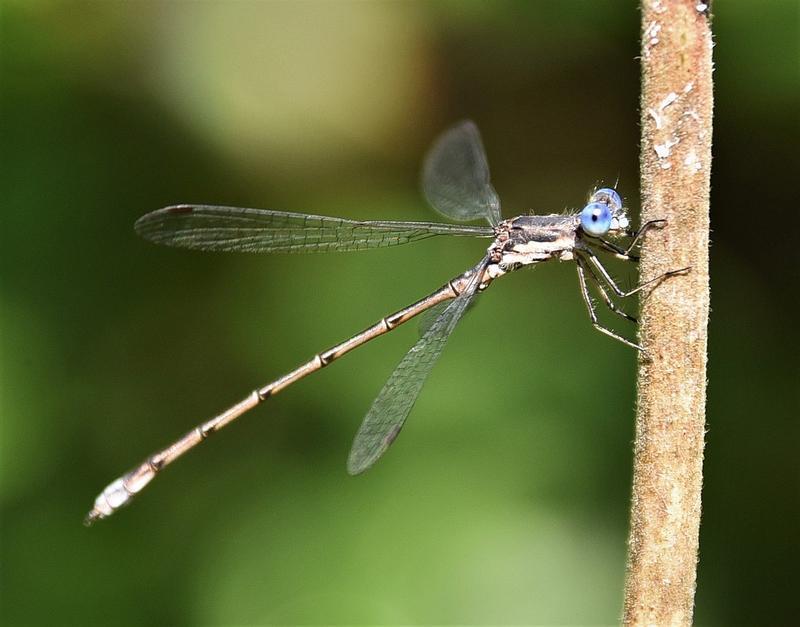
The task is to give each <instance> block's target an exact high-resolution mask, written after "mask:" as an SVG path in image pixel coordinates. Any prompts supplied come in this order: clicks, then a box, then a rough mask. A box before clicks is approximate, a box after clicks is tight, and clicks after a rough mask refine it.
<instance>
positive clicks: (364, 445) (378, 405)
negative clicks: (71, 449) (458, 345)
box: [347, 264, 484, 475]
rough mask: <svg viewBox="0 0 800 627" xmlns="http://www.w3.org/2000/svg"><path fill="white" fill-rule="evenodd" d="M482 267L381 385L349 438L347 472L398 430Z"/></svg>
mask: <svg viewBox="0 0 800 627" xmlns="http://www.w3.org/2000/svg"><path fill="white" fill-rule="evenodd" d="M483 267H484V265H483V264H481V265H479V266H478V267H476V269H475V275H474V277H473V279H472V281H470V283H469V284H468V286H467V287H466V288H465V289H464V291H463V292H462V293H461V294H459V295H458V296H457V297H456V298H455V299H454V300H453V301H452V302H451V303H450V304H449V305H448V306H447V307H446V309H445V310H444V311H443V312H442V313H441V315H440V316H439V317H438V318H437V319H436V321H435V322H434V323H433V324H432V325H431V326H430V328H429V329H428V330H427V331H426V332H425V334H424V335H423V336H422V337H421V338H420V339H419V340H418V341H417V343H416V344H415V345H414V346H413V347H412V348H411V350H410V351H408V353H406V355H405V357H403V359H402V360H401V361H400V363H399V364H398V366H397V368H395V370H394V372H393V373H392V374H391V376H390V377H389V379H388V381H386V383H385V384H384V386H383V389H382V390H381V391H380V393H379V394H378V397H377V398H376V399H375V401H374V402H373V403H372V407H370V409H369V412H367V415H366V417H365V418H364V422H362V423H361V427H360V428H359V429H358V433H356V437H355V439H354V440H353V447H352V448H351V449H350V457H349V458H348V460H347V470H348V472H349V473H350V474H352V475H357V474H359V473H362V472H364V471H365V470H367V468H369V467H370V466H372V465H373V464H374V463H375V462H376V461H378V459H379V458H380V457H381V455H383V454H384V453H385V452H386V449H388V448H389V446H390V445H391V444H392V442H394V440H395V438H396V437H397V435H398V434H399V433H400V430H401V429H402V428H403V424H404V423H405V421H406V417H407V416H408V413H409V412H410V411H411V408H412V407H413V406H414V403H415V401H416V400H417V396H419V393H420V390H421V389H422V386H423V384H424V383H425V381H426V380H427V378H428V375H429V374H430V372H431V370H432V369H433V365H434V364H435V363H436V360H437V359H439V356H440V355H441V354H442V349H443V348H444V345H445V342H447V338H448V337H449V336H450V334H451V333H452V331H453V329H454V328H455V326H456V324H457V323H458V321H459V319H460V318H461V316H462V314H463V313H464V311H465V310H466V308H467V306H468V305H469V303H470V301H471V300H472V298H473V297H474V296H475V292H476V291H477V289H478V286H479V285H480V278H481V275H482V274H483Z"/></svg>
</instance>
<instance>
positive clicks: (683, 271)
mask: <svg viewBox="0 0 800 627" xmlns="http://www.w3.org/2000/svg"><path fill="white" fill-rule="evenodd" d="M582 252H583V253H584V254H585V255H586V256H587V257H588V258H589V261H590V262H591V264H592V266H594V268H595V269H596V270H597V271H598V272H599V273H600V276H602V277H603V280H604V281H605V282H606V284H607V285H608V286H609V287H610V288H611V289H612V290H614V293H615V294H616V295H617V296H619V297H620V298H628V297H629V296H633V295H634V294H636V293H638V292H641V291H642V290H643V289H644V288H646V287H647V286H648V285H653V284H654V283H660V282H661V281H663V280H664V279H668V278H669V277H672V276H677V275H679V274H686V273H687V272H688V271H689V268H681V269H680V270H670V271H668V272H665V273H664V274H661V275H659V276H657V277H655V278H654V279H650V280H649V281H645V282H644V283H641V284H640V285H639V286H638V287H635V288H633V289H632V290H629V291H627V292H626V291H624V290H622V289H620V288H619V286H618V285H617V284H616V283H615V282H614V279H612V278H611V275H610V274H609V273H608V270H606V269H605V267H604V266H603V264H602V263H600V260H599V259H598V258H597V255H595V254H594V252H593V251H592V250H590V249H588V248H584V249H583V251H582Z"/></svg>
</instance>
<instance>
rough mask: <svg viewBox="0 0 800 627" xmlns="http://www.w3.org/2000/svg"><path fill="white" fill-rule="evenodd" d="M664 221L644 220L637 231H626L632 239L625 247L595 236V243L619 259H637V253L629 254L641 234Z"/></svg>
mask: <svg viewBox="0 0 800 627" xmlns="http://www.w3.org/2000/svg"><path fill="white" fill-rule="evenodd" d="M666 222H667V221H666V220H650V221H649V222H645V223H644V224H643V225H642V226H641V227H640V228H639V230H638V231H628V236H630V237H631V238H633V239H631V241H630V243H629V244H628V247H627V248H622V247H620V246H617V245H616V244H614V243H613V242H609V241H608V240H605V239H603V238H597V243H598V245H599V246H600V247H601V248H604V249H605V250H607V251H609V252H611V253H614V255H615V256H616V257H617V258H619V259H622V260H624V261H639V255H632V254H631V251H632V250H633V247H634V246H636V244H637V243H638V241H639V240H640V239H641V237H642V235H644V234H645V233H646V232H647V231H649V230H650V229H651V228H653V227H654V226H660V225H663V224H665V223H666Z"/></svg>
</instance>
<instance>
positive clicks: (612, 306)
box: [576, 255, 638, 324]
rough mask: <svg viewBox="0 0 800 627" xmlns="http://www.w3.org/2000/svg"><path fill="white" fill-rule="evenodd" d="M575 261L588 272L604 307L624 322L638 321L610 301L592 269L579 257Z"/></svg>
mask: <svg viewBox="0 0 800 627" xmlns="http://www.w3.org/2000/svg"><path fill="white" fill-rule="evenodd" d="M576 261H577V262H578V264H579V265H580V266H582V267H583V269H584V270H588V272H589V277H590V278H591V279H592V282H593V283H594V286H595V287H596V288H597V291H598V292H600V296H601V297H602V299H603V302H604V303H605V304H606V306H607V307H608V308H609V309H610V310H611V311H613V312H614V313H615V314H617V315H618V316H620V317H622V318H625V320H630V321H631V322H633V323H634V324H635V323H637V322H638V320H637V319H636V318H634V317H633V316H631V315H630V314H628V313H626V312H624V311H623V310H622V309H620V308H619V306H618V305H617V304H616V303H615V302H614V301H613V300H611V297H610V296H609V295H608V292H607V291H606V288H604V287H603V284H602V282H601V281H600V277H598V276H597V274H596V273H595V271H594V269H592V267H591V266H587V265H586V262H585V261H584V260H583V258H582V257H580V256H579V255H576Z"/></svg>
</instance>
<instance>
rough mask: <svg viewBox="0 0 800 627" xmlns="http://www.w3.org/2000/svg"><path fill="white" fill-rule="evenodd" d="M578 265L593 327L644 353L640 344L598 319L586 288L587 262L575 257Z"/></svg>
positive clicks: (580, 281)
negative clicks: (605, 325)
mask: <svg viewBox="0 0 800 627" xmlns="http://www.w3.org/2000/svg"><path fill="white" fill-rule="evenodd" d="M575 260H576V262H577V263H576V265H575V267H576V268H577V269H578V283H579V284H580V288H581V296H583V302H584V303H586V309H587V310H588V311H589V319H590V320H591V322H592V326H593V327H594V328H595V329H597V330H598V331H600V333H605V334H606V335H607V336H609V337H612V338H614V339H615V340H618V341H620V342H622V343H623V344H625V345H626V346H630V347H631V348H635V349H636V350H639V351H642V352H644V349H643V348H642V347H641V346H639V345H638V344H634V343H633V342H631V341H630V340H627V339H625V338H624V337H622V336H621V335H619V334H618V333H615V332H614V331H612V330H611V329H609V328H608V327H604V326H603V325H602V324H600V322H599V321H598V319H597V312H595V310H594V303H592V297H591V295H590V294H589V289H588V288H587V286H586V271H585V267H584V264H585V262H584V261H583V259H581V258H580V257H575Z"/></svg>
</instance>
